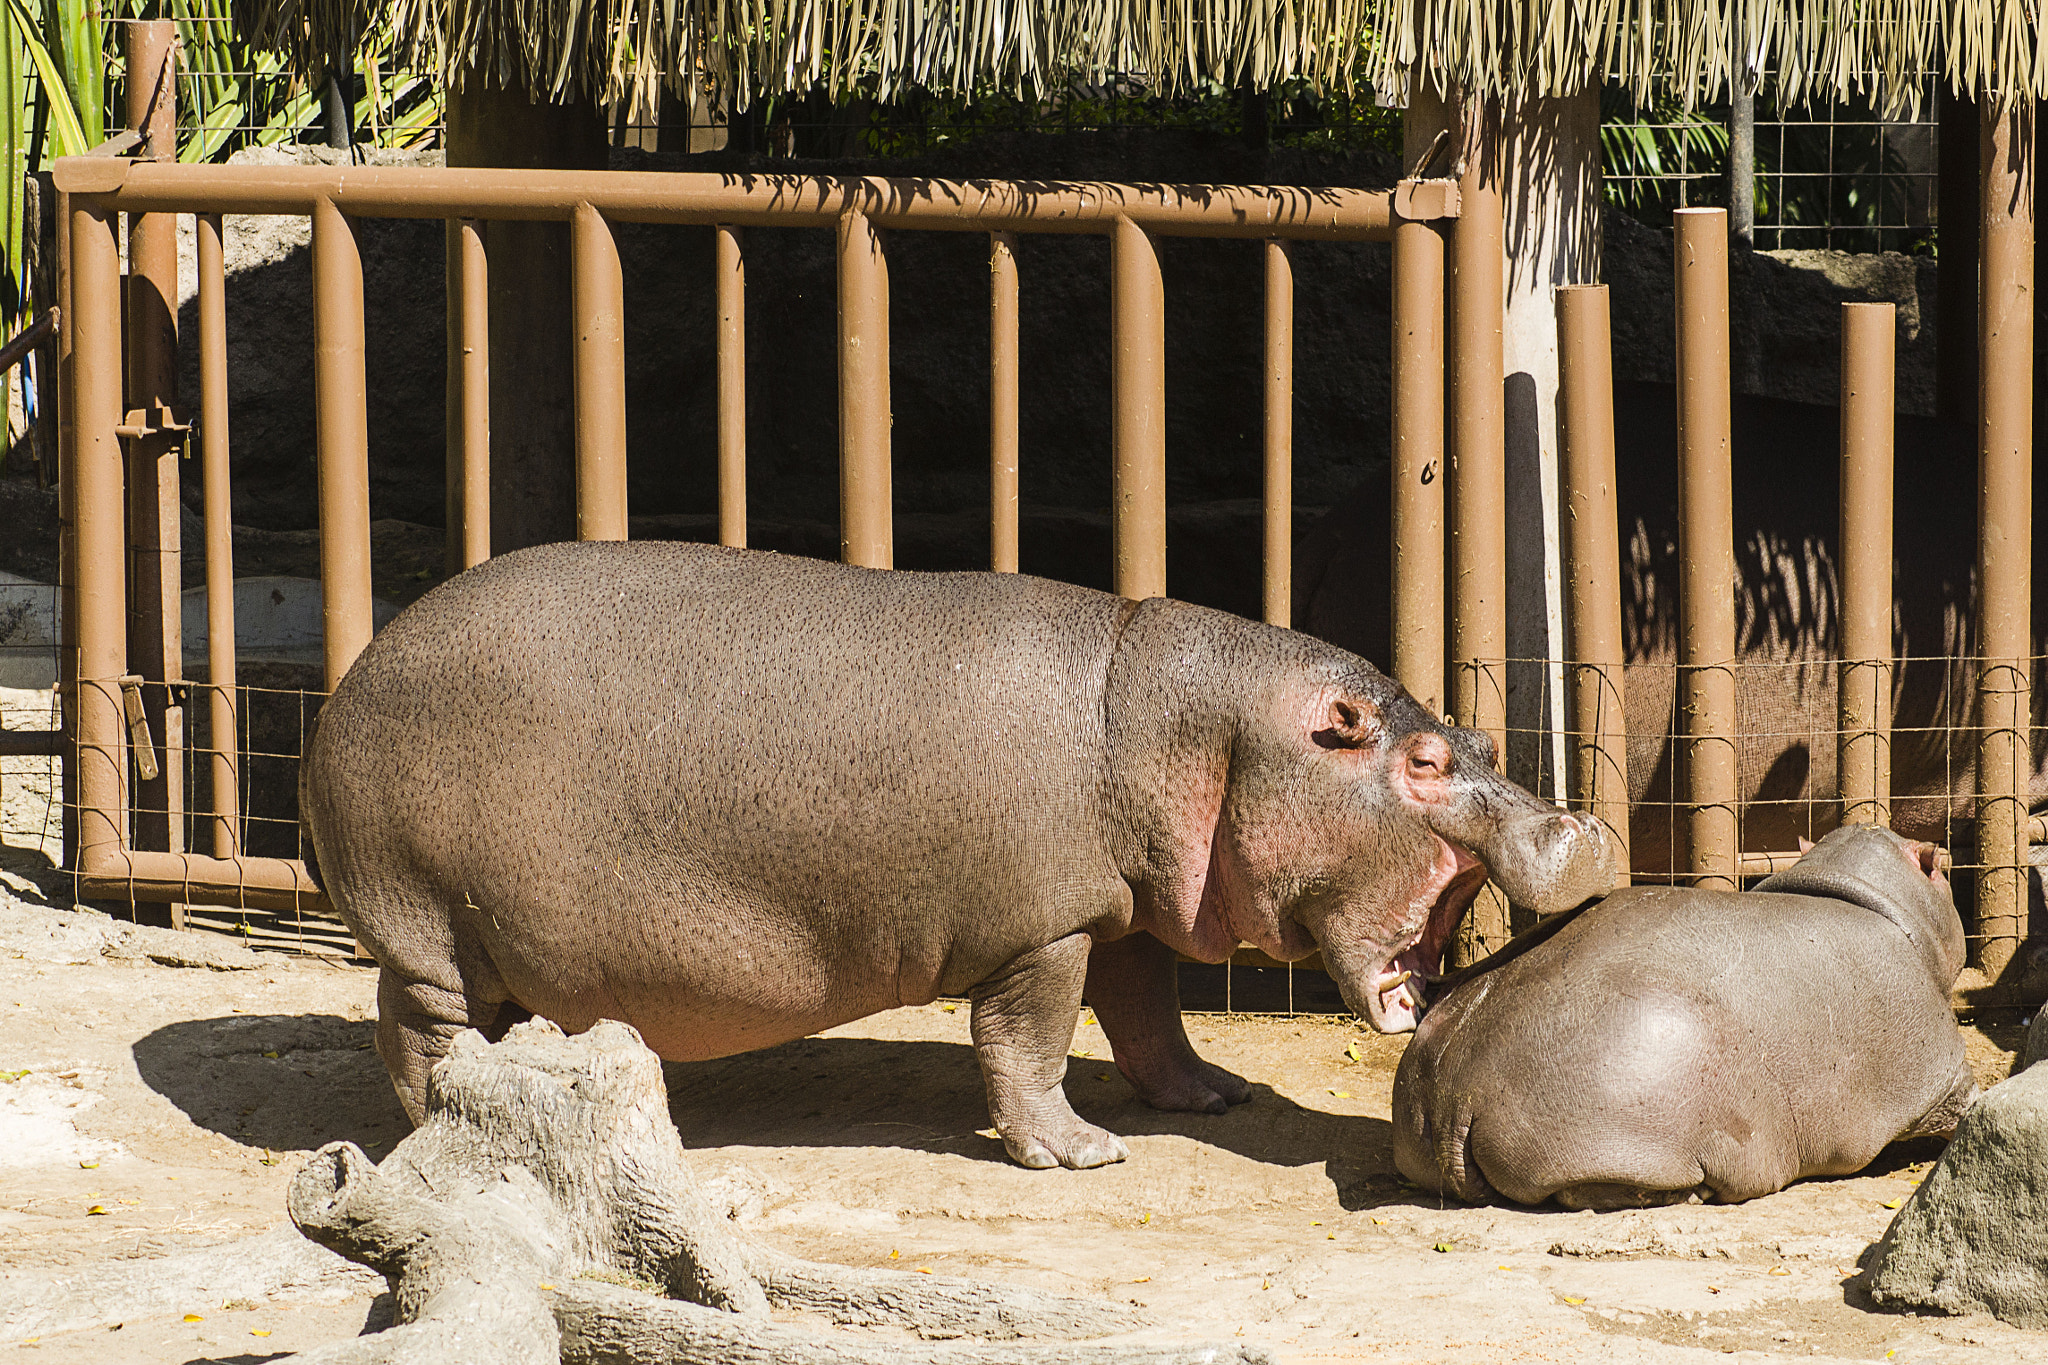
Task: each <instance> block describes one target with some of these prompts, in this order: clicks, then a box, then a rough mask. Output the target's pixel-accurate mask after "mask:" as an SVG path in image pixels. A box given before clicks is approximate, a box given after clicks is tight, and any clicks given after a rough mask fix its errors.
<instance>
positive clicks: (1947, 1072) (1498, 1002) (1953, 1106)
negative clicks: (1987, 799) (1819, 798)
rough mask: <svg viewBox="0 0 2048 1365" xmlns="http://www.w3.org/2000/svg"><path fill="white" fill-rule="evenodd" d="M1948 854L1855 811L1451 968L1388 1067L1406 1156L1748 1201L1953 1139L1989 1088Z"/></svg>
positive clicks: (1503, 1173)
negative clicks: (1954, 990) (1746, 887)
mask: <svg viewBox="0 0 2048 1365" xmlns="http://www.w3.org/2000/svg"><path fill="white" fill-rule="evenodd" d="M1962 965H1963V927H1962V923H1961V921H1960V920H1959V919H1958V918H1957V917H1956V908H1955V902H1954V900H1953V899H1951V897H1950V895H1949V888H1948V883H1947V882H1946V881H1945V880H1944V879H1943V878H1942V876H1941V874H1940V872H1939V871H1938V870H1937V869H1936V866H1935V862H1934V849H1933V846H1932V845H1929V844H1915V843H1909V842H1908V841H1906V840H1904V839H1902V838H1900V837H1899V836H1898V835H1896V834H1893V833H1892V832H1891V831H1890V830H1885V829H1877V828H1874V827H1871V826H1865V825H1851V826H1845V827H1843V828H1841V829H1838V830H1836V831H1835V832H1833V833H1831V834H1829V835H1828V836H1827V837H1826V838H1824V839H1822V840H1821V841H1820V843H1818V844H1816V845H1814V846H1813V848H1812V849H1811V850H1810V851H1809V852H1808V853H1807V854H1806V856H1805V857H1803V858H1801V859H1800V860H1799V861H1798V863H1796V864H1795V865H1794V866H1792V867H1791V868H1789V869H1788V870H1786V871H1784V872H1781V873H1779V874H1777V875H1776V876H1774V877H1770V878H1767V879H1766V880H1764V881H1763V882H1761V883H1759V884H1758V887H1757V889H1756V890H1754V891H1749V892H1732V891H1695V890H1689V889H1675V888H1666V887H1638V888H1635V889H1632V890H1625V891H1617V892H1615V893H1614V894H1613V895H1611V896H1609V897H1607V898H1606V899H1605V900H1603V901H1600V902H1598V903H1597V904H1594V905H1591V906H1588V907H1586V908H1585V909H1583V910H1581V911H1580V912H1578V913H1577V914H1575V915H1570V916H1560V917H1558V918H1557V919H1555V920H1552V921H1551V922H1549V923H1547V924H1544V925H1541V926H1539V927H1538V928H1536V929H1533V930H1531V931H1529V932H1528V933H1527V934H1524V935H1522V936H1521V937H1520V938H1518V939H1516V940H1515V941H1513V942H1511V943H1510V944H1508V946H1507V947H1505V948H1503V949H1502V950H1501V951H1500V952H1499V953H1497V954H1495V955H1494V956H1493V957H1492V958H1490V959H1488V960H1487V961H1486V962H1482V963H1478V964H1476V965H1474V966H1473V967H1471V968H1470V969H1468V970H1467V971H1465V972H1462V973H1459V974H1458V976H1457V977H1456V978H1454V979H1452V980H1449V981H1446V982H1445V989H1444V993H1443V997H1442V999H1441V1000H1440V1001H1439V1002H1438V1003H1437V1004H1435V1005H1433V1006H1432V1007H1431V1008H1430V1010H1429V1012H1428V1014H1427V1015H1426V1016H1425V1017H1424V1018H1423V1021H1422V1025H1421V1027H1420V1028H1418V1029H1417V1030H1416V1034H1415V1041H1414V1042H1413V1043H1412V1044H1410V1045H1409V1048H1408V1051H1407V1053H1406V1055H1404V1056H1403V1057H1402V1058H1401V1067H1400V1070H1399V1072H1398V1073H1397V1074H1396V1076H1395V1079H1394V1160H1395V1162H1396V1164H1397V1165H1398V1166H1399V1167H1400V1169H1401V1173H1402V1174H1403V1175H1405V1176H1407V1177H1408V1178H1409V1179H1410V1180H1412V1181H1414V1182H1415V1183H1416V1184H1418V1185H1421V1186H1422V1187H1423V1188H1424V1189H1427V1190H1431V1191H1434V1192H1436V1193H1440V1194H1450V1195H1456V1196H1457V1197H1458V1198H1460V1199H1469V1200H1482V1199H1486V1198H1488V1197H1489V1196H1490V1195H1492V1194H1494V1193H1496V1192H1498V1193H1500V1194H1502V1195H1504V1196H1506V1197H1507V1198H1509V1199H1512V1200H1515V1201H1517V1202H1519V1203H1523V1204H1540V1203H1542V1202H1543V1201H1544V1200H1545V1199H1550V1198H1555V1199H1556V1200H1557V1202H1558V1203H1560V1204H1562V1205H1564V1206H1565V1207H1566V1208H1573V1209H1579V1208H1594V1209H1605V1208H1621V1207H1634V1206H1641V1205H1650V1204H1666V1203H1675V1202H1678V1201H1681V1200H1684V1199H1687V1198H1689V1197H1691V1196H1694V1195H1697V1196H1699V1198H1701V1199H1702V1200H1719V1201H1723V1202H1729V1203H1733V1202H1738V1201H1740V1200H1744V1199H1754V1198H1756V1197H1757V1196H1758V1195H1763V1194H1769V1193H1771V1192H1772V1191H1773V1190H1778V1189H1782V1188H1783V1187H1784V1186H1785V1185H1787V1184H1789V1183H1790V1182H1792V1181H1794V1180H1797V1179H1799V1178H1800V1177H1802V1176H1810V1175H1841V1174H1846V1173H1847V1172H1850V1171H1856V1170H1861V1169H1862V1168H1863V1167H1864V1166H1866V1165H1868V1164H1869V1163H1870V1161H1871V1159H1872V1158H1874V1157H1875V1156H1876V1155H1877V1154H1878V1152H1879V1151H1881V1150H1882V1149H1883V1148H1884V1146H1885V1145H1886V1144H1887V1143H1890V1142H1893V1141H1895V1140H1897V1139H1899V1138H1906V1137H1917V1136H1921V1135H1924V1134H1930V1133H1947V1132H1950V1131H1951V1130H1953V1128H1954V1127H1955V1123H1956V1119H1957V1118H1958V1117H1959V1116H1960V1115H1961V1113H1962V1112H1963V1110H1964V1109H1965V1108H1967V1107H1968V1105H1969V1103H1970V1101H1971V1100H1972V1099H1974V1098H1975V1097H1976V1093H1977V1087H1976V1084H1975V1083H1974V1081H1973V1080H1972V1079H1971V1075H1970V1069H1969V1067H1968V1065H1967V1064H1966V1063H1965V1062H1964V1058H1963V1039H1962V1035H1961V1034H1960V1033H1959V1032H1958V1031H1957V1029H1956V1025H1955V1019H1954V1016H1953V1015H1952V1014H1951V1013H1950V1009H1949V988H1950V987H1951V986H1953V985H1954V983H1955V979H1956V973H1957V972H1958V971H1960V970H1961V969H1962Z"/></svg>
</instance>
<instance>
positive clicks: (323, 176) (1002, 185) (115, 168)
mask: <svg viewBox="0 0 2048 1365" xmlns="http://www.w3.org/2000/svg"><path fill="white" fill-rule="evenodd" d="M56 184H57V188H58V190H59V191H61V192H64V193H67V194H71V195H74V196H88V195H89V196H92V197H93V198H94V200H95V201H96V202H98V203H100V204H102V205H104V206H105V207H107V208H110V209H118V210H120V211H122V212H124V213H254V214H263V213H279V214H309V213H311V212H312V211H313V207H314V205H315V204H319V203H323V202H325V203H331V204H333V205H334V206H335V207H336V208H337V209H340V210H341V211H342V212H343V213H345V214H348V215H350V216H352V217H358V218H454V217H468V218H515V219H528V220H536V221H556V222H568V221H570V220H571V219H572V218H573V217H574V216H575V213H576V209H577V206H578V205H589V206H590V207H591V208H593V209H596V210H597V211H598V212H599V213H601V214H603V215H604V216H605V217H606V218H609V219H611V220H613V221H615V222H621V223H695V224H700V225H704V226H714V225H717V224H720V223H727V224H732V225H735V226H741V227H822V228H829V227H833V226H835V225H836V224H837V222H838V221H839V219H840V218H842V217H844V216H845V215H846V214H849V213H859V214H861V215H863V216H865V217H866V218H867V219H868V220H869V221H870V222H872V223H873V224H874V226H875V227H877V228H882V229H888V228H913V229H920V230H924V231H937V232H945V231H952V232H1034V233H1048V232H1049V233H1064V232H1072V233H1091V232H1093V233H1108V232H1112V231H1114V230H1115V228H1116V225H1117V223H1118V222H1119V221H1126V220H1127V221H1129V222H1131V223H1134V224H1136V225H1137V226H1138V227H1141V228H1143V229H1144V230H1145V231H1147V232H1149V233H1153V234H1156V235H1158V236H1163V237H1250V238H1261V237H1274V236H1278V237H1288V238H1292V239H1294V240H1297V241H1320V242H1383V241H1387V240H1390V239H1391V237H1392V234H1393V229H1394V221H1395V217H1396V215H1397V212H1398V213H1399V214H1400V215H1402V216H1409V217H1421V218H1429V219H1436V218H1445V217H1453V216H1455V215H1456V212H1457V195H1456V191H1455V190H1454V189H1451V188H1449V187H1447V186H1442V185H1440V182H1435V181H1424V182H1420V185H1421V188H1419V189H1414V190H1409V191H1407V192H1406V193H1405V194H1404V193H1403V191H1401V190H1363V189H1344V188H1333V189H1300V188H1295V187H1292V186H1283V185H1260V186H1235V185H1232V186H1216V185H1112V184H1099V183H1076V182H1071V181H1044V182H1028V181H1010V180H967V181H950V180H926V179H899V180H890V179H883V178H881V177H877V176H866V177H853V176H817V175H767V174H761V175H741V174H730V175H721V174H715V173H711V172H687V171H678V172H653V171H520V170H463V169H444V168H440V167H423V166H347V167H340V166H337V167H327V166H179V165H168V164H163V163H153V162H127V161H123V160H120V159H118V158H113V157H62V158H59V160H58V162H57V169H56ZM1397 198H1399V199H1401V203H1400V204H1399V205H1397V204H1396V202H1395V201H1396V199H1397Z"/></svg>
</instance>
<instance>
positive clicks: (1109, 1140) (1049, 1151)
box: [1003, 1120, 1131, 1171]
mask: <svg viewBox="0 0 2048 1365" xmlns="http://www.w3.org/2000/svg"><path fill="white" fill-rule="evenodd" d="M1003 1145H1004V1146H1005V1147H1006V1148H1008V1149H1009V1153H1010V1156H1011V1158H1012V1159H1014V1160H1015V1161H1016V1162H1017V1164H1018V1165H1020V1166H1027V1167H1029V1168H1030V1169H1032V1170H1034V1171H1044V1170H1050V1169H1052V1168H1053V1167H1054V1166H1065V1167H1067V1168H1068V1169H1070V1170H1076V1171H1083V1170H1087V1169H1088V1168H1090V1167H1092V1166H1107V1165H1110V1164H1111V1163H1113V1162H1118V1161H1122V1160H1124V1159H1125V1158H1126V1157H1128V1156H1129V1155H1130V1154H1131V1153H1130V1149H1129V1148H1127V1147H1125V1146H1124V1140H1123V1139H1122V1138H1120V1137H1118V1136H1117V1135H1116V1134H1114V1133H1111V1132H1106V1131H1105V1130H1103V1129H1101V1128H1097V1127H1096V1126H1095V1125H1094V1124H1092V1123H1082V1122H1080V1121H1078V1120H1076V1121H1075V1124H1074V1126H1073V1127H1072V1128H1071V1129H1068V1130H1067V1131H1065V1132H1062V1133H1016V1134H1009V1135H1006V1136H1005V1137H1004V1139H1003Z"/></svg>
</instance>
